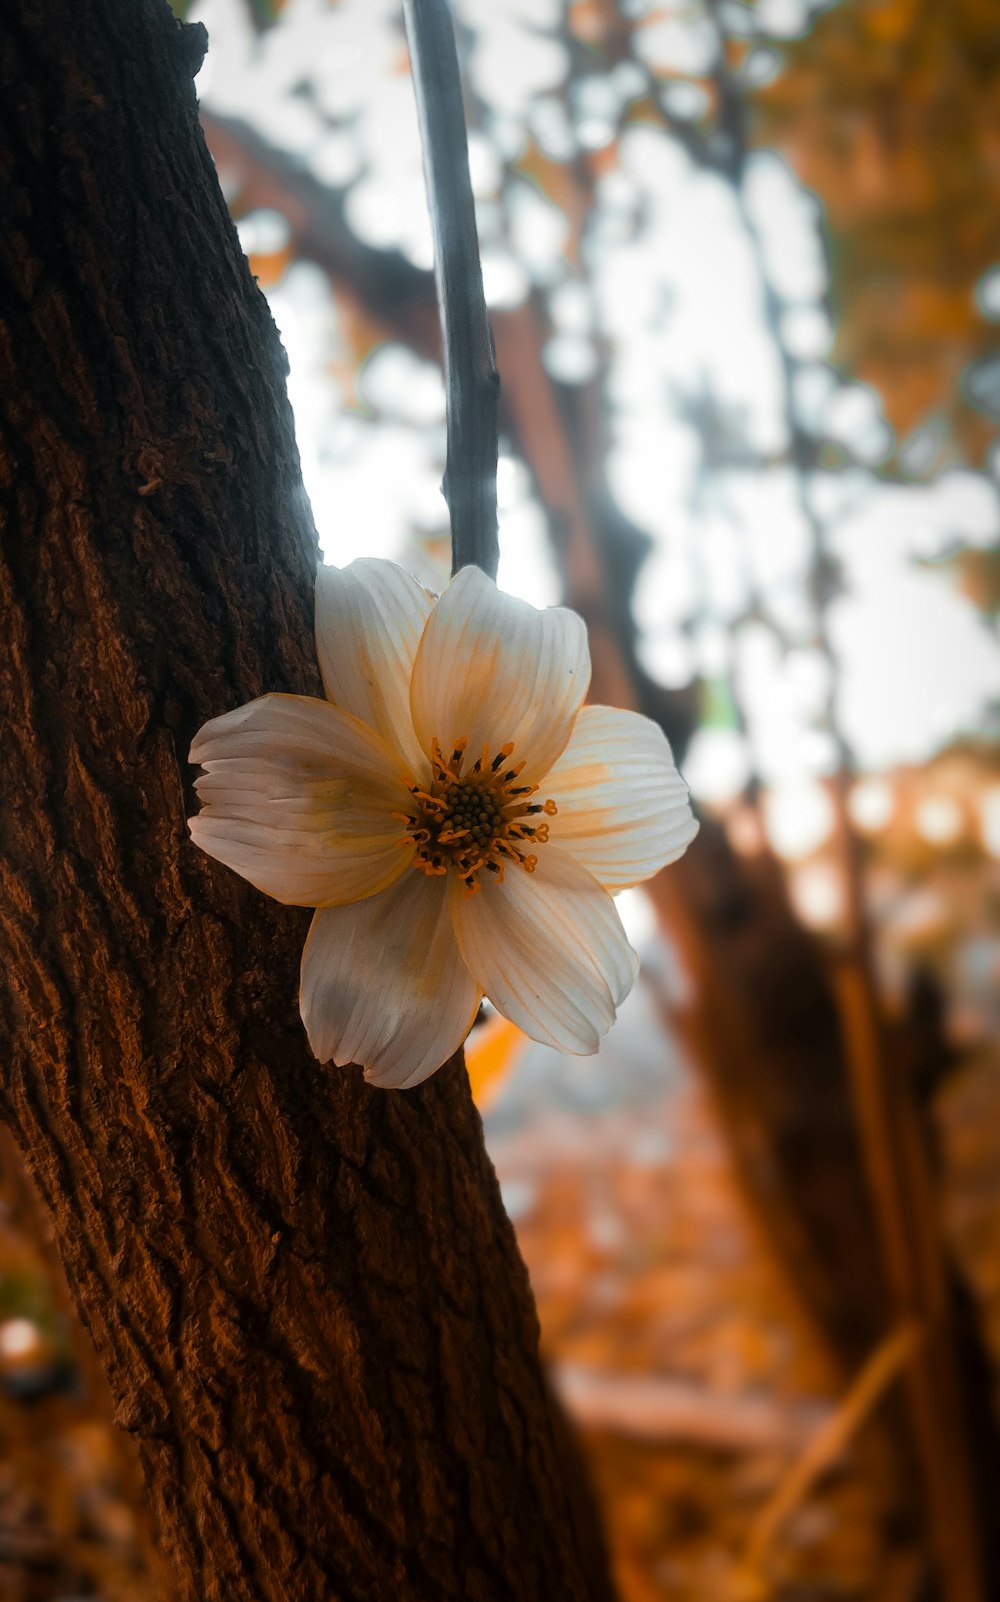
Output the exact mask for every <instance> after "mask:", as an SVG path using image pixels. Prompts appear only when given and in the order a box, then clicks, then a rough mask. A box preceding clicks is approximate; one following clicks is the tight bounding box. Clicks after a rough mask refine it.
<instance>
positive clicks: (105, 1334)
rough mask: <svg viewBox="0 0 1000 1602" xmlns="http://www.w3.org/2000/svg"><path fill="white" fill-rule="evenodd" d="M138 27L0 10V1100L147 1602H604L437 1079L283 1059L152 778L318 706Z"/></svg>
mask: <svg viewBox="0 0 1000 1602" xmlns="http://www.w3.org/2000/svg"><path fill="white" fill-rule="evenodd" d="M200 45H201V34H200V30H197V29H194V30H191V29H182V28H180V27H179V26H178V25H177V24H176V23H175V22H174V20H173V18H172V17H171V15H170V13H169V12H168V10H167V8H166V5H165V4H164V3H162V0H90V3H88V4H86V5H80V4H79V3H78V0H45V3H44V4H42V5H39V4H38V0H8V4H7V5H6V7H5V8H4V10H3V13H2V16H0V195H2V196H3V199H2V202H0V205H2V206H3V209H4V212H5V216H4V217H3V219H2V224H3V226H2V227H0V517H2V524H3V532H2V538H0V615H2V617H3V643H2V646H0V702H2V720H0V729H2V736H0V737H2V756H0V763H2V766H0V771H2V773H3V775H4V804H3V808H2V809H0V929H2V936H0V938H2V941H3V951H4V963H3V970H2V974H0V1028H2V1031H3V1041H4V1059H3V1070H2V1085H0V1101H2V1106H0V1110H2V1112H3V1115H4V1117H5V1118H6V1120H7V1121H9V1123H10V1125H11V1127H12V1128H13V1130H14V1132H15V1134H16V1137H17V1139H18V1141H19V1144H20V1145H21V1146H22V1148H23V1149H24V1150H25V1152H26V1153H27V1158H28V1162H29V1165H30V1167H31V1170H32V1172H33V1174H34V1176H35V1178H36V1180H37V1182H38V1185H39V1187H40V1189H41V1192H42V1194H43V1196H44V1198H45V1200H46V1202H47V1204H48V1206H49V1207H50V1208H51V1210H52V1213H53V1215H54V1217H55V1220H56V1224H57V1229H58V1235H59V1240H60V1248H61V1253H62V1257H63V1261H64V1265H65V1268H66V1272H67V1278H68V1281H69V1284H70V1287H71V1289H72V1293H73V1295H74V1298H75V1300H76V1302H77V1305H78V1307H79V1309H80V1311H81V1314H82V1317H83V1320H84V1322H85V1323H86V1325H87V1327H88V1328H89V1330H90V1333H91V1335H92V1337H93V1340H94V1343H95V1346H96V1349H97V1352H98V1354H99V1357H100V1359H101V1362H102V1364H103V1366H104V1368H105V1370H106V1372H107V1374H108V1378H109V1382H110V1386H111V1391H112V1394H113V1397H114V1401H115V1405H116V1409H117V1415H118V1418H119V1420H120V1422H121V1424H122V1425H123V1427H124V1428H125V1429H127V1430H129V1431H130V1432H132V1434H133V1435H134V1436H135V1437H136V1438H137V1439H138V1441H139V1445H140V1451H141V1456H142V1459H143V1464H144V1469H145V1473H146V1477H147V1483H148V1487H149V1493H150V1498H151V1503H152V1508H153V1513H154V1517H155V1519H156V1522H157V1524H158V1527H159V1537H160V1542H161V1547H162V1550H163V1553H164V1555H165V1557H166V1559H167V1572H168V1574H169V1576H170V1583H171V1585H172V1589H173V1592H174V1595H175V1597H176V1598H177V1599H178V1602H189V1599H190V1602H194V1599H198V1602H211V1599H216V1598H218V1599H222V1598H225V1599H226V1602H271V1599H275V1602H277V1599H279V1598H280V1599H282V1602H288V1599H300V1598H301V1599H304V1602H305V1599H308V1602H314V1599H315V1602H320V1599H322V1602H336V1599H340V1598H344V1599H351V1602H361V1599H392V1602H395V1599H400V1598H409V1597H414V1598H422V1597H428V1598H435V1599H437V1598H461V1599H462V1602H472V1599H477V1598H478V1599H484V1602H485V1599H489V1602H494V1599H501V1598H503V1599H506V1598H510V1597H514V1596H516V1597H518V1598H526V1599H530V1598H535V1597H539V1598H541V1597H543V1596H544V1597H545V1598H546V1599H547V1602H550V1599H551V1602H557V1599H560V1598H566V1599H570V1598H572V1599H573V1602H580V1599H584V1598H588V1597H591V1596H598V1595H603V1594H605V1593H604V1589H603V1585H602V1581H601V1578H600V1565H599V1560H598V1558H597V1555H596V1545H595V1546H592V1545H591V1544H590V1537H589V1536H588V1534H587V1533H586V1532H585V1531H584V1529H583V1526H582V1524H581V1520H580V1519H579V1517H577V1516H575V1500H576V1497H575V1492H571V1491H570V1490H569V1489H568V1488H567V1486H568V1485H569V1484H570V1483H571V1477H570V1476H567V1475H564V1473H563V1469H562V1463H561V1453H560V1449H559V1447H558V1445H557V1435H556V1431H555V1429H554V1427H553V1422H552V1416H551V1411H550V1408H549V1404H548V1402H547V1400H546V1395H545V1389H544V1385H543V1381H542V1377H541V1373H540V1370H539V1365H538V1358H537V1327H536V1320H535V1313H534V1309H533V1304H532V1300H531V1295H530V1291H529V1288H528V1284H527V1279H526V1275H525V1271H524V1268H523V1266H522V1264H521V1261H520V1259H519V1257H518V1254H517V1250H516V1246H515V1242H514V1239H513V1235H512V1232H511V1230H510V1227H509V1225H508V1223H507V1221H506V1219H505V1217H504V1214H503V1210H502V1207H501V1203H500V1198H499V1195H498V1191H497V1186H496V1182H495V1178H494V1175H493V1173H492V1170H491V1168H490V1165H489V1163H488V1160H487V1158H486V1156H485V1153H484V1149H483V1142H482V1132H481V1127H480V1123H479V1119H478V1117H477V1115H476V1112H475V1109H474V1107H473V1106H472V1103H471V1100H470V1096H469V1091H468V1085H467V1080H466V1076H465V1073H464V1070H463V1067H462V1064H461V1060H460V1059H459V1060H456V1061H454V1062H453V1063H452V1064H450V1065H449V1066H448V1067H447V1068H445V1069H444V1070H442V1072H441V1073H440V1074H438V1075H437V1076H436V1077H434V1078H433V1079H431V1080H430V1081H429V1082H428V1083H427V1084H426V1085H424V1086H422V1087H421V1088H420V1089H418V1090H416V1091H412V1092H406V1093H399V1094H392V1093H385V1092H380V1091H376V1090H371V1089H369V1088H367V1087H366V1086H365V1085H364V1084H363V1082H362V1079H361V1075H360V1073H359V1072H357V1071H354V1070H348V1071H336V1070H332V1069H324V1068H321V1067H319V1066H318V1065H317V1064H316V1063H315V1062H313V1061H312V1060H311V1059H310V1057H309V1054H308V1051H307V1049H306V1045H305V1040H304V1036H303V1032H302V1029H301V1025H300V1022H299V1018H298V1014H297V1010H296V990H297V979H298V974H297V966H298V955H299V951H300V948H301V944H302V940H303V938H304V935H305V930H306V927H307V924H308V914H307V913H305V912H301V911H298V910H290V909H285V908H282V907H279V906H277V905H275V904H274V903H272V902H269V901H267V900H265V899H264V898H263V897H261V896H259V895H257V894H256V892H254V891H253V890H251V889H250V888H249V887H248V886H247V885H245V884H244V883H243V882H242V881H241V880H239V879H237V878H236V877H235V876H234V875H232V874H230V873H227V871H226V870H225V869H223V868H221V867H219V866H217V865H216V864H214V863H213V862H211V861H210V860H209V859H208V858H206V857H203V856H201V855H200V854H199V853H198V852H197V851H196V850H195V849H194V848H193V847H192V846H191V845H190V844H189V842H188V839H187V832H186V829H185V823H184V819H185V814H186V813H187V812H189V811H191V810H192V808H193V800H192V796H191V791H190V787H189V784H190V777H191V774H190V770H189V769H188V768H187V766H186V762H185V757H186V752H187V749H188V744H189V741H190V738H191V736H192V734H193V733H194V732H195V730H196V729H197V728H198V726H199V725H200V724H201V723H202V721H204V719H206V718H207V717H210V716H212V715H214V714H216V713H219V712H222V711H224V710H226V709H228V708H230V707H233V706H236V705H238V704H239V703H241V702H243V701H246V700H247V699H249V698H250V697H252V696H254V695H257V694H259V693H261V692H262V691H264V690H290V691H297V692H306V693H314V692H317V691H318V690H319V681H318V675H317V670H316V666H315V661H314V655H313V646H312V630H311V612H312V585H313V570H314V563H315V559H316V549H315V540H314V534H313V531H312V525H311V519H310V516H309V510H308V506H307V503H306V501H305V497H304V495H303V492H302V488H301V484H300V480H299V474H298V464H297V457H296V452H295V447H294V442H293V437H292V429H291V419H290V415H289V411H288V407H287V403H286V399H285V394H284V382H283V359H282V356H281V353H280V348H279V345H278V341H277V336H276V334H275V331H274V328H273V326H272V324H271V321H270V318H269V316H268V313H267V310H266V307H265V305H264V302H263V300H262V299H261V297H260V296H259V294H258V293H257V291H256V289H255V288H254V286H253V284H252V282H251V281H250V279H249V276H248V274H247V270H246V265H245V263H244V261H243V259H242V257H241V255H240V252H239V249H238V245H237V243H236V240H235V236H234V233H233V230H232V228H231V225H230V223H229V221H228V218H227V215H226V212H225V208H224V205H223V202H222V198H221V196H220V193H219V189H218V185H217V182H216V178H215V174H214V171H213V169H212V166H211V163H210V161H209V159H208V157H207V155H206V153H205V150H204V146H203V143H202V139H201V135H200V132H199V130H198V126H197V120H196V107H195V100H194V92H193V85H192V82H191V76H192V72H193V71H194V70H196V67H197V63H198V60H199V57H200V53H201V52H200Z"/></svg>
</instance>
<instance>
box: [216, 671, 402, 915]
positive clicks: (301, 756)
mask: <svg viewBox="0 0 1000 1602" xmlns="http://www.w3.org/2000/svg"><path fill="white" fill-rule="evenodd" d="M191 760H192V762H198V763H200V764H201V765H202V766H203V767H204V768H205V770H206V771H205V772H204V773H203V774H202V775H201V776H200V777H199V778H198V780H197V781H196V784H195V788H196V790H197V792H198V795H199V798H200V799H201V801H202V802H203V807H202V810H201V812H200V813H199V814H198V816H197V817H195V818H191V819H190V820H189V823H190V829H191V836H192V839H193V840H194V841H195V843H196V844H197V845H199V846H200V847H201V849H202V850H203V851H207V852H208V855H209V856H211V857H215V858H216V860H217V861H219V862H223V863H225V864H226V866H227V867H229V868H232V869H234V871H235V872H236V873H239V874H242V876H243V878H244V879H249V881H250V883H251V884H254V885H256V886H257V889H258V890H263V891H264V892H265V894H267V895H269V896H273V897H274V898H275V900H277V901H285V902H291V903H292V904H294V905H296V906H302V907H323V906H333V905H337V904H339V903H341V902H345V901H357V900H358V899H360V898H361V897H362V896H371V895H374V894H375V893H376V891H379V890H382V889H384V888H385V886H386V885H389V884H391V883H392V881H393V880H394V879H396V878H398V877H399V875H400V874H401V873H403V872H404V870H405V869H406V868H407V867H408V865H409V863H410V861H411V859H412V855H413V853H412V848H411V849H410V850H409V851H408V850H407V849H406V848H405V847H404V846H401V844H400V841H401V840H402V839H403V838H404V832H403V828H402V826H401V823H400V819H399V817H398V816H397V817H393V813H396V814H399V813H400V812H403V811H405V810H406V803H407V801H408V799H409V797H408V794H407V790H406V787H405V784H404V782H403V778H402V775H401V773H400V770H399V766H398V762H397V760H396V758H395V757H394V756H393V754H392V753H391V752H390V751H388V750H387V749H386V747H385V746H384V744H383V742H382V741H381V740H380V739H379V738H378V736H377V735H375V734H373V733H372V731H371V730H370V729H368V728H366V727H365V725H364V724H363V723H360V722H359V721H358V719H357V718H352V717H351V716H350V715H349V714H348V713H346V712H342V711H341V710H340V708H339V707H334V706H330V704H329V703H328V702H327V701H316V700H312V699H310V698H309V697H307V696H301V695H265V696H262V697H261V698H260V700H258V701H251V702H250V703H249V705H247V706H241V707H238V708H237V709H236V710H235V711H234V712H227V713H225V714H224V715H223V716H222V717H219V718H213V719H212V721H211V722H210V723H206V724H205V726H204V728H203V729H201V730H200V732H199V733H198V735H197V736H196V737H195V741H194V744H193V745H192V747H191Z"/></svg>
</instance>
